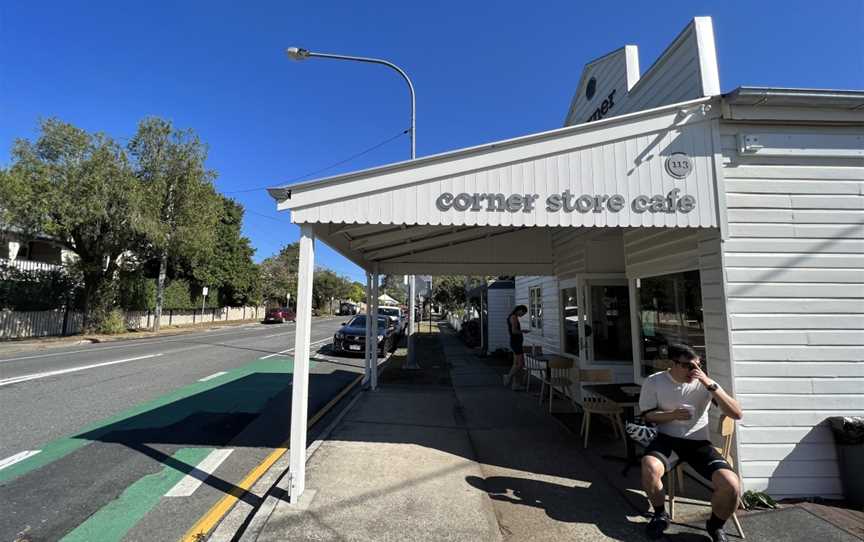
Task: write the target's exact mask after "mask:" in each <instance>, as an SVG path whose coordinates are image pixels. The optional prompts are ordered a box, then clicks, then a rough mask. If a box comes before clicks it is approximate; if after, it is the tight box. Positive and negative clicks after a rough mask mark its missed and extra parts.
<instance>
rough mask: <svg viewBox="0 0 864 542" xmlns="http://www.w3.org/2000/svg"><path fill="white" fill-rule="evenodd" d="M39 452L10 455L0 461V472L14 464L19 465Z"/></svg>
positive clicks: (29, 451)
mask: <svg viewBox="0 0 864 542" xmlns="http://www.w3.org/2000/svg"><path fill="white" fill-rule="evenodd" d="M41 451H42V450H24V451H23V452H21V453H18V454H15V455H10V456H9V457H7V458H6V459H0V470H3V469H5V468H6V467H11V466H12V465H14V464H15V463H20V462H21V461H24V460H25V459H27V458H28V457H33V456H34V455H36V454H38V453H39V452H41Z"/></svg>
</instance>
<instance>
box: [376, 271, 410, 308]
mask: <svg viewBox="0 0 864 542" xmlns="http://www.w3.org/2000/svg"><path fill="white" fill-rule="evenodd" d="M381 293H382V294H387V295H389V296H390V297H392V298H393V299H395V300H396V301H398V302H399V303H401V304H403V305H404V304H407V300H408V286H407V285H406V284H405V275H384V278H383V280H382V281H381Z"/></svg>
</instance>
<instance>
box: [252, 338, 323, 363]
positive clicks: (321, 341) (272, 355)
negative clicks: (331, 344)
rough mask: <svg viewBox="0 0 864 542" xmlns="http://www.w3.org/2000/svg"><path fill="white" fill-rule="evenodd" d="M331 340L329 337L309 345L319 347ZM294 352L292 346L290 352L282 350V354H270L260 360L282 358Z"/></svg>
mask: <svg viewBox="0 0 864 542" xmlns="http://www.w3.org/2000/svg"><path fill="white" fill-rule="evenodd" d="M329 340H332V339H331V338H330V337H327V338H326V339H321V340H320V341H315V342H314V343H309V346H310V347H311V346H315V345H318V344H322V343H326V342H327V341H329ZM293 351H294V347H293V346H292V347H291V348H289V349H288V350H282V351H281V352H276V353H274V354H268V355H266V356H264V357H262V358H258V359H268V358H272V357H275V356H281V355H282V354H290V353H291V352H293Z"/></svg>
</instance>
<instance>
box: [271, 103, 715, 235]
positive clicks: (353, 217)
mask: <svg viewBox="0 0 864 542" xmlns="http://www.w3.org/2000/svg"><path fill="white" fill-rule="evenodd" d="M678 111H679V110H678V109H668V110H666V111H661V112H658V113H654V114H649V115H645V116H644V117H637V118H634V119H629V122H626V121H622V122H617V123H614V124H611V125H603V126H597V127H596V129H594V128H591V127H587V128H586V129H584V130H575V131H572V132H571V133H568V132H567V131H564V132H563V133H560V132H559V133H557V134H552V135H550V136H549V137H547V138H542V139H539V140H538V139H528V140H526V141H525V142H524V143H523V142H520V143H517V144H511V145H503V146H502V148H497V147H495V146H491V147H490V148H488V150H481V151H478V152H476V153H466V154H460V153H455V154H454V155H452V157H451V156H447V155H444V156H442V157H441V158H440V159H439V160H435V161H431V162H429V163H427V164H421V165H415V166H414V167H407V166H406V167H405V168H402V169H400V168H393V169H391V170H383V171H381V172H380V173H378V174H376V172H374V171H373V172H369V173H368V174H366V175H357V176H355V177H349V178H346V179H344V180H341V181H338V182H334V183H333V184H332V185H329V186H328V185H323V186H317V187H315V188H312V189H310V190H297V191H295V192H294V193H293V194H292V198H291V199H290V200H287V201H286V202H285V203H284V205H285V206H286V207H290V208H291V210H292V213H291V218H292V221H293V222H295V223H328V222H335V223H370V224H407V225H423V224H432V225H448V226H463V225H482V226H517V227H518V226H600V227H603V226H668V227H712V226H716V225H717V209H716V201H715V200H716V198H715V194H714V190H715V188H714V186H715V183H714V173H713V172H714V169H713V150H712V145H711V131H710V130H711V127H710V122H709V121H708V120H707V117H706V116H704V115H702V114H701V113H700V112H696V113H690V114H688V115H685V118H683V119H682V116H681V115H679V114H678ZM673 152H684V153H686V154H687V155H688V156H690V158H691V160H692V163H693V170H692V173H691V174H690V175H689V176H688V177H687V178H686V179H683V180H678V179H675V178H673V177H672V176H670V175H669V174H668V173H667V172H666V170H665V165H664V161H665V158H666V157H667V156H669V155H670V154H672V153H673ZM676 189H677V190H678V191H679V192H678V197H679V198H680V197H683V196H684V195H691V196H693V197H694V198H695V199H696V207H695V209H693V210H692V211H691V212H688V213H684V212H680V211H679V212H674V213H664V212H657V213H652V212H643V213H636V212H634V211H633V210H632V209H631V204H632V202H633V200H634V198H636V197H637V196H640V195H645V196H648V197H652V196H654V195H660V196H664V197H665V196H666V195H667V194H669V192H670V191H673V190H676ZM565 190H569V191H570V193H571V194H573V195H575V196H580V195H588V196H591V197H593V196H595V195H599V196H604V195H605V196H611V195H615V194H620V195H621V196H623V200H624V205H623V208H622V209H621V210H620V212H610V211H609V210H608V209H607V208H605V207H604V208H603V210H602V212H591V211H589V212H579V211H572V212H565V211H564V210H563V209H562V210H560V211H558V212H548V211H547V210H546V200H547V197H548V196H550V195H553V194H561V193H562V192H563V191H565ZM444 193H450V194H453V195H458V194H463V193H464V194H469V195H470V194H503V195H504V196H505V197H508V196H509V195H511V194H534V195H537V196H538V199H537V201H536V204H535V205H536V207H535V209H533V210H531V211H530V212H525V211H522V210H519V211H516V212H510V211H490V210H488V207H489V206H488V203H484V204H483V206H482V210H480V211H471V210H467V211H458V210H455V209H452V208H451V209H448V210H441V209H439V208H438V207H437V206H436V200H437V199H438V198H439V197H440V196H441V195H442V194H444Z"/></svg>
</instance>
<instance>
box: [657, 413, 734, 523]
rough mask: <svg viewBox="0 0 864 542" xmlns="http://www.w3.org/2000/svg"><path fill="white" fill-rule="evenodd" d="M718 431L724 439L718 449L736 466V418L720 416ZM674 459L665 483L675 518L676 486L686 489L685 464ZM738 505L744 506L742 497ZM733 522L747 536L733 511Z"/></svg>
mask: <svg viewBox="0 0 864 542" xmlns="http://www.w3.org/2000/svg"><path fill="white" fill-rule="evenodd" d="M718 431H719V433H720V436H721V437H722V439H723V445H722V446H720V447H716V450H717V452H719V453H720V455H721V456H722V457H723V459H725V460H726V462H727V463H729V466H731V467H732V468H735V464H734V463H733V460H732V437H733V436H734V435H735V420H733V419H732V418H729V417H728V416H725V415H723V416H720V422H719V427H718ZM672 461H673V466H672V468H670V469H669V472H667V473H666V483H665V484H664V485H665V486H666V490H667V494H668V496H669V517H670V518H672V519H673V520H674V519H675V496H676V488H677V489H678V490H679V491H682V492H683V491H684V465H683V464H682V463H681V462H680V461H679V460H678V458H677V457H674V455H673V459H672ZM693 474H694V477H695V478H696V480H697V481H698V482H699V483H701V484H702V485H704V486H705V487H707V488H711V487H712V484H711V480H706V479H704V478H702V477H701V476H699V475H698V474H696V473H695V472H694V473H693ZM738 506H739V507H742V505H741V502H740V498H739V503H738ZM732 523H734V524H735V528H736V529H737V530H738V536H740V537H741V538H745V536H744V530H743V529H742V528H741V522H740V521H738V515H737V514H736V513H734V512H733V513H732Z"/></svg>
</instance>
